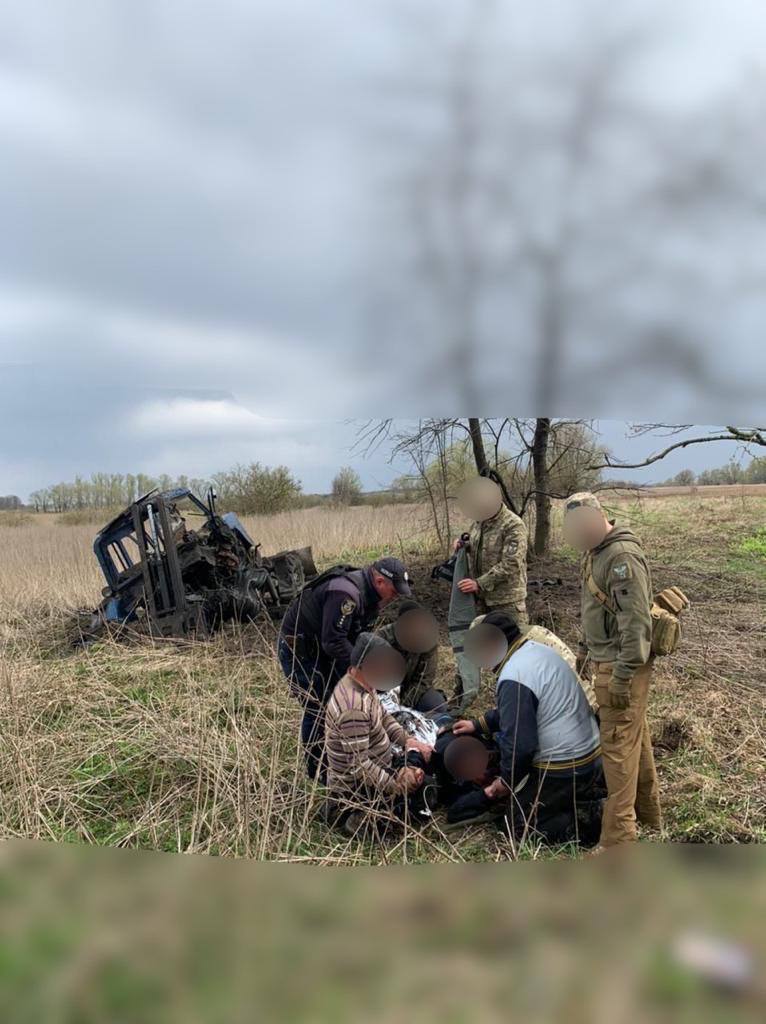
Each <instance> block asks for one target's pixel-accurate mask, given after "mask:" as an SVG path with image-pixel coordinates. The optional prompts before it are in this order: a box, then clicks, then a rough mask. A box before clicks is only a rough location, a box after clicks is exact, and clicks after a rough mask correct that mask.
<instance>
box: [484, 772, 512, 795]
mask: <svg viewBox="0 0 766 1024" xmlns="http://www.w3.org/2000/svg"><path fill="white" fill-rule="evenodd" d="M508 793H509V789H508V787H507V786H506V784H505V783H504V782H503V780H502V779H501V778H500V777H499V776H498V778H496V779H495V780H494V781H493V782H490V784H489V785H488V786H485V787H484V795H485V796H487V797H489V799H490V800H502V799H503V797H506V796H508Z"/></svg>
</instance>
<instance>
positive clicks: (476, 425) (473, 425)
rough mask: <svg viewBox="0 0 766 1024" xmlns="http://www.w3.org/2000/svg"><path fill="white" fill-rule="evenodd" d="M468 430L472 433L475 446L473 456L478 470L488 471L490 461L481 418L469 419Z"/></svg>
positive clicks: (473, 445) (480, 471)
mask: <svg viewBox="0 0 766 1024" xmlns="http://www.w3.org/2000/svg"><path fill="white" fill-rule="evenodd" d="M468 431H469V433H470V435H471V445H472V447H473V457H474V460H475V462H476V470H477V472H479V473H486V472H487V470H488V469H489V463H488V462H487V453H486V450H485V448H484V438H483V437H482V434H481V420H480V419H469V420H468Z"/></svg>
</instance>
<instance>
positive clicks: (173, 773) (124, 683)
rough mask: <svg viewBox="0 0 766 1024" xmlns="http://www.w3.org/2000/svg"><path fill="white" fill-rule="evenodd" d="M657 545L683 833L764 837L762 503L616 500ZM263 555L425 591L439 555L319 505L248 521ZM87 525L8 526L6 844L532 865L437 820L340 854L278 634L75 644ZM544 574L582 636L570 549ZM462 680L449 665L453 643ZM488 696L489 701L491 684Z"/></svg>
mask: <svg viewBox="0 0 766 1024" xmlns="http://www.w3.org/2000/svg"><path fill="white" fill-rule="evenodd" d="M615 505H616V506H619V508H618V511H619V514H620V515H621V516H622V517H623V518H626V519H628V520H629V521H631V522H632V523H633V525H634V527H635V528H636V530H637V532H639V533H640V534H641V535H643V536H644V538H645V541H646V544H647V548H648V550H649V553H650V556H651V559H652V564H653V566H654V572H655V583H656V585H657V586H663V585H666V584H668V583H671V582H673V583H677V584H679V585H680V586H682V587H683V588H684V589H685V590H686V591H687V592H688V593H689V595H690V596H691V597H692V599H693V601H694V605H693V608H692V610H691V612H690V614H689V616H688V619H687V623H686V639H685V643H684V648H683V651H682V652H681V653H680V654H679V655H677V656H676V657H674V658H672V659H668V660H667V661H666V662H664V663H659V664H658V675H657V684H656V687H655V690H654V694H653V698H652V705H651V721H652V729H653V735H654V740H655V749H656V753H657V757H658V761H659V770H660V777H661V786H662V793H663V799H664V804H665V808H666V818H667V821H666V825H667V837H669V838H673V839H686V840H692V841H723V842H726V841H754V840H755V841H758V840H762V839H763V838H764V835H765V834H766V833H765V830H764V798H765V796H766V791H765V786H764V782H765V779H766V769H765V767H764V766H765V764H766V748H765V746H764V733H763V729H764V710H765V709H766V671H765V669H764V664H765V663H766V626H765V625H764V597H766V571H765V570H764V566H765V565H766V562H765V561H764V559H763V557H762V556H761V555H759V554H758V553H757V552H755V553H752V552H749V553H747V554H745V553H743V552H742V549H741V544H742V541H743V540H744V539H745V538H747V537H750V536H752V535H753V534H754V533H755V532H756V531H757V530H758V528H759V527H761V526H762V524H763V522H764V513H766V501H764V499H762V498H760V497H758V496H745V495H743V496H740V497H738V498H728V497H726V498H718V497H716V498H715V499H710V498H701V497H697V496H684V497H677V498H676V497H671V498H667V499H666V500H665V501H656V500H652V501H651V502H646V501H643V500H642V501H633V500H631V499H626V498H615ZM248 525H249V527H250V529H251V530H252V532H253V535H254V536H255V537H256V538H257V539H259V540H262V541H263V543H264V549H265V550H266V551H267V552H268V551H271V550H276V549H277V548H280V547H290V546H293V545H298V544H303V543H312V544H313V545H314V548H315V551H316V554H317V556H318V560H319V561H320V563H324V564H328V563H329V562H331V561H334V560H337V559H346V558H348V559H349V560H352V561H359V562H362V561H364V560H365V559H367V558H369V557H371V556H372V555H374V554H376V553H377V552H380V551H383V550H386V549H388V550H394V551H396V552H397V553H399V554H402V555H403V556H404V557H405V558H406V559H407V560H408V561H409V563H410V564H411V566H412V567H413V570H414V575H415V582H416V586H417V589H418V592H419V594H420V596H421V597H423V598H424V599H425V600H426V601H427V602H430V603H432V604H433V605H434V607H435V608H436V609H437V610H439V611H441V610H442V609H443V607H444V596H445V595H444V592H443V591H441V590H438V589H434V588H433V586H432V584H431V583H430V580H428V568H429V566H430V564H431V563H432V561H434V560H435V558H434V555H433V554H431V553H429V535H428V533H427V531H426V530H425V529H424V518H423V514H422V510H420V509H418V508H413V507H402V506H395V507H392V508H383V509H375V508H365V507H360V508H352V509H346V510H343V511H333V510H330V509H309V510H304V511H301V512H295V513H285V514H283V515H279V516H274V517H270V518H267V519H262V520H259V521H254V520H250V521H249V523H248ZM92 534H93V529H92V527H88V526H66V525H58V524H57V523H56V522H55V521H54V519H53V518H52V517H44V518H43V517H39V518H33V519H32V520H31V521H27V522H22V523H21V524H20V525H17V526H7V527H4V526H2V525H0V565H2V575H1V576H0V645H2V657H1V660H0V729H2V735H3V740H4V742H3V744H2V747H0V830H1V831H0V834H2V836H5V837H9V836H18V837H22V836H23V837H31V838H40V839H51V840H66V841H77V842H90V843H99V844H105V845H117V846H123V847H144V848H146V847H150V848H154V849H160V850H168V851H189V852H203V853H204V852H208V853H219V854H222V855H228V856H250V857H257V858H268V859H279V860H298V861H314V862H317V861H318V862H322V863H344V864H351V863H369V862H374V863H378V862H381V861H403V860H407V861H412V860H429V861H433V860H471V859H481V860H488V859H489V860H503V859H508V858H512V857H515V856H518V855H519V854H520V853H521V855H523V856H536V855H538V854H539V853H540V851H539V850H537V848H535V847H534V846H531V845H530V847H529V848H527V849H525V850H523V851H518V850H516V849H515V848H514V847H513V846H512V844H511V843H510V841H509V839H508V838H507V837H505V836H503V835H502V834H501V833H498V832H496V831H492V830H489V829H484V830H474V831H473V832H470V833H466V834H464V835H461V836H460V837H459V838H454V836H453V837H449V838H448V837H447V836H445V835H444V834H443V833H442V832H441V830H440V828H439V826H438V823H437V824H436V825H435V826H434V827H433V828H431V829H429V830H428V831H426V832H424V833H422V834H419V835H413V834H409V835H405V836H403V837H402V838H401V839H400V840H397V841H395V842H393V843H390V844H388V845H386V846H383V847H382V846H379V845H378V846H376V845H372V844H369V843H366V842H361V841H357V840H344V839H340V838H339V837H338V836H337V835H335V834H334V833H332V832H331V831H329V830H328V829H327V828H325V827H324V826H323V825H322V824H320V823H319V822H318V821H316V820H315V819H314V816H313V815H314V811H315V808H316V806H317V804H318V803H319V802H320V794H318V793H316V792H313V791H312V789H311V788H310V787H309V786H308V785H307V784H306V782H305V779H304V776H303V772H302V766H301V758H300V753H299V750H298V747H297V744H296V735H297V723H298V708H297V706H296V705H295V704H294V703H293V701H291V700H290V698H289V697H288V695H287V693H286V688H285V684H284V680H283V679H282V676H281V673H280V672H279V670H278V667H277V666H276V664H275V661H274V659H273V657H272V642H273V634H274V630H273V626H272V625H271V624H270V623H266V624H264V625H263V626H262V627H261V629H256V628H255V627H252V626H250V627H244V628H241V629H230V630H228V631H227V632H226V633H225V634H224V635H222V636H220V637H218V638H216V639H215V640H214V641H212V642H207V643H183V644H181V643H168V642H166V643H151V642H147V641H145V640H144V641H141V642H136V643H133V644H115V643H111V642H107V643H102V644H97V645H94V646H92V647H90V648H88V649H86V650H72V649H70V648H69V647H68V646H67V644H66V639H65V638H66V630H65V623H66V609H67V608H71V607H74V606H78V605H85V606H88V605H93V604H95V603H96V602H97V601H98V598H99V591H100V586H101V580H100V577H99V574H98V571H97V568H96V563H95V559H94V557H93V555H92V553H91V550H90V544H91V541H92ZM554 538H555V542H556V545H557V546H556V548H555V554H554V555H553V556H552V557H551V558H550V559H549V560H548V561H547V562H546V563H545V564H542V565H537V566H533V567H532V569H531V573H530V575H531V576H532V577H536V576H539V575H555V576H560V577H562V579H563V585H562V586H561V587H559V588H554V589H547V590H545V591H543V592H542V594H540V595H536V596H534V597H533V598H532V600H531V606H532V611H533V614H534V616H535V617H536V618H537V619H538V620H540V621H543V622H544V623H545V624H547V625H549V626H551V627H552V628H554V629H556V630H557V631H558V632H560V633H561V635H563V636H564V637H565V638H566V639H568V640H570V641H572V640H573V639H574V635H575V632H576V613H577V569H576V564H575V561H574V559H573V557H572V553H571V552H568V551H566V550H565V549H563V548H561V547H560V546H559V545H560V533H559V530H558V525H556V528H555V529H554ZM444 664H445V672H446V673H447V679H448V682H449V677H450V676H451V669H450V668H449V655H448V653H447V649H446V648H445V650H444ZM481 699H482V700H484V701H489V700H491V689H490V686H489V682H488V683H487V686H486V689H485V692H484V693H483V694H482V698H481Z"/></svg>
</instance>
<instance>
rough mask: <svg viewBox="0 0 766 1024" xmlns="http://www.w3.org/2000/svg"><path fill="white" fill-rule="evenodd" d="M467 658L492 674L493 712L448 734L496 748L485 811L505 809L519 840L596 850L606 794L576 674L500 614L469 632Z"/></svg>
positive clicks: (595, 736) (593, 727)
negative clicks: (478, 739) (532, 835)
mask: <svg viewBox="0 0 766 1024" xmlns="http://www.w3.org/2000/svg"><path fill="white" fill-rule="evenodd" d="M466 653H467V654H468V655H469V657H471V659H472V660H474V661H475V663H477V664H480V665H481V667H482V668H493V669H494V670H495V671H496V672H497V706H496V707H495V708H493V709H492V710H491V711H488V712H486V713H485V714H484V715H482V716H481V717H480V718H478V719H473V720H461V721H459V722H456V723H455V726H454V729H453V732H454V735H455V736H465V735H476V736H480V737H492V738H493V740H494V742H495V743H496V744H497V747H498V749H499V752H500V764H499V772H498V774H497V777H496V778H495V779H494V780H493V781H492V782H490V783H489V785H487V786H486V787H485V788H484V798H485V799H486V801H487V806H489V805H490V804H495V803H496V802H500V801H502V802H504V805H505V806H504V813H505V818H506V820H507V821H508V824H509V827H510V828H512V829H513V832H514V834H515V835H516V836H517V837H522V836H524V835H526V834H530V833H536V834H537V836H539V837H540V838H542V839H543V840H544V841H546V842H548V843H563V842H572V841H574V842H578V841H579V842H582V843H584V844H586V845H593V844H595V843H596V842H597V841H598V836H599V831H600V825H601V801H602V798H603V797H605V796H606V790H605V787H604V782H603V770H602V765H601V747H600V744H599V730H598V723H597V722H596V719H595V716H594V714H593V712H592V711H591V709H590V707H589V705H588V701H587V699H586V697H585V694H584V693H583V690H582V687H581V685H580V682H579V680H578V678H577V675H576V674H575V672H574V671H573V670H572V668H571V667H570V666H569V665H568V664H567V663H566V661H565V660H564V659H563V658H562V657H561V656H560V655H559V654H557V653H556V651H555V650H553V649H552V648H551V647H549V646H547V645H545V644H540V643H537V642H536V641H534V640H529V639H527V637H526V636H524V635H522V634H521V632H520V631H519V628H518V626H517V624H516V622H515V621H514V620H513V619H512V618H511V617H510V616H508V615H505V614H503V613H499V612H493V613H490V614H489V615H487V616H486V618H485V619H484V621H483V622H482V623H481V624H480V625H478V626H476V627H475V628H474V629H472V630H470V631H469V634H468V635H467V638H466ZM476 810H478V808H474V811H476Z"/></svg>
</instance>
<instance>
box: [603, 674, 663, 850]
mask: <svg viewBox="0 0 766 1024" xmlns="http://www.w3.org/2000/svg"><path fill="white" fill-rule="evenodd" d="M612 665H613V663H612V662H603V661H602V662H600V663H599V662H597V663H596V664H595V670H596V676H595V680H594V682H595V687H596V697H597V698H598V703H599V717H600V719H601V750H602V758H603V763H604V775H605V776H606V788H607V791H608V794H609V795H608V797H607V800H606V804H605V806H604V817H603V821H602V825H601V845H602V846H615V845H617V844H618V843H630V842H635V840H636V819H638V821H640V822H641V824H642V825H649V826H650V827H651V828H660V827H661V825H662V817H661V813H660V797H659V789H658V785H657V772H656V770H655V767H654V755H653V754H652V744H651V739H650V737H649V726H648V725H647V721H646V705H647V699H648V696H649V684H650V683H651V679H652V662H651V661H649V662H648V663H647V664H646V665H644V666H643V667H642V668H640V669H639V670H638V672H636V674H635V675H634V676H633V679H632V681H631V684H630V707H627V708H625V710H624V711H623V710H620V709H618V708H613V707H612V705H611V703H610V697H609V690H608V686H609V680H610V678H611V675H612Z"/></svg>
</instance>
